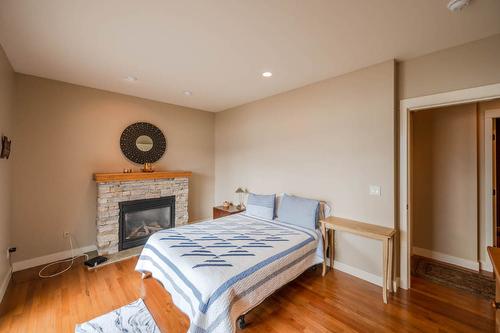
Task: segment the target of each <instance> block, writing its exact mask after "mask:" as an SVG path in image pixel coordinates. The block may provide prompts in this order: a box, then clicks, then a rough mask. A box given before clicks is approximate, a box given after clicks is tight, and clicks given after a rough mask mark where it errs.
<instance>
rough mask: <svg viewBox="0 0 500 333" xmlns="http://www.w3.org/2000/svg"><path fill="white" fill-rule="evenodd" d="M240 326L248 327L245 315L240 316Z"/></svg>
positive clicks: (241, 327) (242, 327)
mask: <svg viewBox="0 0 500 333" xmlns="http://www.w3.org/2000/svg"><path fill="white" fill-rule="evenodd" d="M238 327H239V328H240V329H244V328H245V327H247V323H246V321H245V316H240V317H239V318H238Z"/></svg>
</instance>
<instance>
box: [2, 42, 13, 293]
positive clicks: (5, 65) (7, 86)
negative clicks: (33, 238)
mask: <svg viewBox="0 0 500 333" xmlns="http://www.w3.org/2000/svg"><path fill="white" fill-rule="evenodd" d="M13 87H14V72H13V71H12V67H11V66H10V63H9V61H8V60H7V57H6V55H5V53H4V51H3V48H2V46H1V45H0V136H1V135H6V136H8V137H9V138H11V139H14V144H13V148H15V145H16V143H15V141H16V140H15V137H14V133H13V129H12V111H13V110H12V97H13ZM0 149H1V143H0ZM11 156H12V155H11ZM11 170H12V159H9V160H6V159H0V287H1V286H2V283H3V282H4V277H5V276H6V274H7V272H8V269H9V263H8V261H7V259H6V257H5V255H4V254H5V251H6V250H7V248H9V247H10V246H11V244H12V243H11V242H10V218H11V215H10V213H11V209H10V208H11V207H10V189H11ZM1 296H2V295H0V297H1Z"/></svg>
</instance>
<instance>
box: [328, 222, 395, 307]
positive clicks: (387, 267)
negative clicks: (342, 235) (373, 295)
mask: <svg viewBox="0 0 500 333" xmlns="http://www.w3.org/2000/svg"><path fill="white" fill-rule="evenodd" d="M320 223H321V234H322V235H323V276H324V275H325V274H326V252H327V250H326V249H327V247H328V245H329V247H330V253H329V254H330V267H331V268H333V258H334V255H335V230H338V231H345V232H349V233H352V234H355V235H360V236H364V237H368V238H371V239H376V240H380V241H382V249H383V256H382V267H383V272H384V276H383V283H382V284H383V293H382V297H383V300H384V303H386V304H387V289H389V291H391V292H392V291H393V290H394V289H393V284H394V276H393V275H394V271H393V265H394V263H393V260H394V235H395V234H396V230H394V228H387V227H382V226H379V225H374V224H368V223H363V222H358V221H353V220H348V219H343V218H340V217H334V216H330V217H327V218H326V219H323V220H320ZM329 234H330V237H328V236H329Z"/></svg>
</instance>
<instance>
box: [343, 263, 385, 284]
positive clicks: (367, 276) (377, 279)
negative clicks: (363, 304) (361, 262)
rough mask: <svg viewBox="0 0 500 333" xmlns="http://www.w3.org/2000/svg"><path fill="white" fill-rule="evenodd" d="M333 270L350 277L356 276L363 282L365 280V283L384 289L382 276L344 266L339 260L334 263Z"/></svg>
mask: <svg viewBox="0 0 500 333" xmlns="http://www.w3.org/2000/svg"><path fill="white" fill-rule="evenodd" d="M333 268H335V269H337V270H339V271H341V272H344V273H347V274H349V275H352V276H355V277H357V278H360V279H361V280H365V281H368V282H370V283H373V284H376V285H377V286H380V287H382V281H383V278H382V277H381V276H378V275H375V274H372V273H368V272H366V271H364V270H361V269H359V268H356V267H352V266H349V265H347V264H344V263H342V262H340V261H337V260H335V261H334V263H333Z"/></svg>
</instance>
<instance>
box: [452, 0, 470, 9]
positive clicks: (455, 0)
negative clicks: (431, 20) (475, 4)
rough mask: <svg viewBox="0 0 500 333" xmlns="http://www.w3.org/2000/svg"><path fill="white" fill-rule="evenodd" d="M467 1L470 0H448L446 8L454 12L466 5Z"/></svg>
mask: <svg viewBox="0 0 500 333" xmlns="http://www.w3.org/2000/svg"><path fill="white" fill-rule="evenodd" d="M469 3H470V0H451V1H450V2H448V9H449V10H451V11H452V12H456V11H458V10H462V9H464V8H465V7H467V6H468V5H469Z"/></svg>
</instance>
